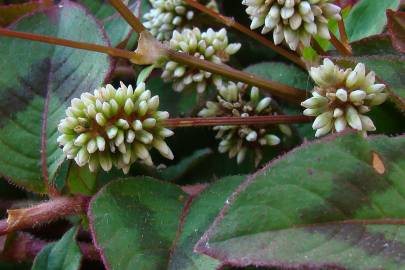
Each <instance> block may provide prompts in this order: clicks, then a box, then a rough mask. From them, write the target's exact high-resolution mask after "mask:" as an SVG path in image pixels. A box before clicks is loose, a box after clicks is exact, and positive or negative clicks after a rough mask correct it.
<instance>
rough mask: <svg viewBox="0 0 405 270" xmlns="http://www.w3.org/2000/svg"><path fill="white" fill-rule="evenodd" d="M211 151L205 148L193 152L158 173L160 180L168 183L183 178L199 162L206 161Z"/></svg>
mask: <svg viewBox="0 0 405 270" xmlns="http://www.w3.org/2000/svg"><path fill="white" fill-rule="evenodd" d="M210 154H212V150H211V149H209V148H205V149H202V150H197V151H195V152H194V153H193V154H192V155H191V156H189V157H186V158H183V159H182V160H181V161H180V162H179V163H178V164H176V165H172V166H170V167H168V168H166V169H164V170H162V171H160V172H159V175H160V177H161V178H162V179H164V180H168V181H176V180H177V179H179V178H181V177H182V176H184V175H185V174H186V173H187V172H189V171H191V170H192V169H194V168H195V167H196V166H197V165H198V164H199V163H200V162H201V161H203V160H204V159H206V158H207V157H208V156H209V155H210Z"/></svg>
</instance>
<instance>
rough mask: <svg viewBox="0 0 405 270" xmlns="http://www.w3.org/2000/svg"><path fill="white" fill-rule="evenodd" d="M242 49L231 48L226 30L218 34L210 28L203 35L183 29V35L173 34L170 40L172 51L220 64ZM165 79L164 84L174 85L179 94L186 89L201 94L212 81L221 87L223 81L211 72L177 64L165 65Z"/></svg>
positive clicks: (195, 30)
mask: <svg viewBox="0 0 405 270" xmlns="http://www.w3.org/2000/svg"><path fill="white" fill-rule="evenodd" d="M240 47H241V44H239V43H231V44H229V42H228V36H227V32H226V30H225V28H222V29H221V30H220V31H218V32H215V31H214V30H212V29H211V28H210V29H208V30H207V31H206V32H203V33H202V32H201V31H200V30H199V29H198V28H193V29H192V30H191V29H184V30H183V31H182V32H178V31H174V32H173V37H172V39H171V40H170V48H171V49H173V50H175V51H179V52H184V53H187V54H189V55H192V56H194V57H198V58H200V59H203V60H207V61H210V62H213V63H217V64H222V63H224V62H227V61H228V60H229V57H230V56H231V55H233V54H235V53H236V52H237V51H238V50H239V49H240ZM162 78H163V79H164V80H165V81H172V82H173V88H174V90H175V91H177V92H181V91H183V90H184V89H186V88H187V89H196V90H197V92H198V93H203V92H204V91H205V90H206V88H207V85H208V84H209V83H210V82H211V81H216V82H217V83H218V82H219V81H220V80H221V79H220V77H218V76H213V75H212V74H211V73H210V72H206V71H203V70H199V69H196V68H190V67H188V66H186V65H182V64H179V63H177V62H174V61H168V62H167V63H165V66H164V71H163V73H162Z"/></svg>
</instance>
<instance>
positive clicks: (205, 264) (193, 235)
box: [168, 176, 245, 270]
mask: <svg viewBox="0 0 405 270" xmlns="http://www.w3.org/2000/svg"><path fill="white" fill-rule="evenodd" d="M243 179H245V177H244V176H230V177H226V178H223V179H221V180H219V181H217V182H215V183H213V184H212V185H211V186H209V187H208V188H207V189H206V190H204V191H203V192H202V193H200V194H199V195H198V196H197V197H196V198H195V199H194V200H193V201H192V203H191V206H190V208H189V209H185V211H186V212H187V213H185V214H186V216H185V218H184V220H185V222H184V224H183V226H182V230H181V232H180V237H179V238H178V240H177V243H176V244H175V249H174V251H173V252H172V255H171V258H170V263H169V267H168V269H169V270H211V269H212V270H214V269H216V267H217V266H218V265H219V262H218V261H217V260H214V259H212V258H210V257H208V256H205V255H199V254H196V253H194V252H193V248H194V245H195V244H196V243H197V241H198V240H199V239H200V238H201V236H202V234H203V233H204V232H205V231H206V230H207V229H208V226H209V225H210V224H211V223H212V222H213V221H214V218H215V217H216V216H217V214H218V212H219V211H220V210H221V208H222V207H223V205H224V204H225V202H226V199H227V198H228V196H230V195H231V194H232V192H233V190H235V188H236V187H237V186H238V185H239V184H240V183H241V182H242V181H243Z"/></svg>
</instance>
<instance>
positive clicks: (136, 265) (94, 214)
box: [89, 177, 186, 270]
mask: <svg viewBox="0 0 405 270" xmlns="http://www.w3.org/2000/svg"><path fill="white" fill-rule="evenodd" d="M185 199H186V195H185V193H184V192H182V191H181V189H180V188H179V187H177V186H175V185H173V184H169V183H164V182H159V181H156V180H154V179H152V178H148V177H134V178H127V179H121V180H117V181H114V182H111V183H110V184H108V185H107V186H105V187H104V188H103V189H102V190H100V191H99V193H98V194H97V195H96V196H95V197H94V198H93V199H92V201H91V203H90V209H89V219H90V228H91V231H92V233H93V236H94V238H93V240H94V241H95V243H96V245H97V247H98V249H99V250H100V251H101V253H102V256H103V262H104V265H105V267H106V268H107V269H116V270H126V269H128V270H133V269H156V270H160V269H165V267H167V264H168V259H169V253H170V247H171V245H172V243H173V241H174V239H175V238H176V231H177V229H178V226H179V218H180V214H181V211H182V208H183V203H184V201H185Z"/></svg>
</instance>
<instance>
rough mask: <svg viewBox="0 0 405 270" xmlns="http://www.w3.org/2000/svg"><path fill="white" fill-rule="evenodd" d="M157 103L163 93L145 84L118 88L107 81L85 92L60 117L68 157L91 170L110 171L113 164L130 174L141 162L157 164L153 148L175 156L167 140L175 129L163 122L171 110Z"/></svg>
mask: <svg viewBox="0 0 405 270" xmlns="http://www.w3.org/2000/svg"><path fill="white" fill-rule="evenodd" d="M158 107H159V97H158V96H152V95H151V91H150V90H146V89H145V84H144V83H140V84H139V85H138V86H137V87H136V88H135V89H133V88H132V86H131V85H129V86H128V87H127V86H125V85H124V84H123V83H121V86H120V87H119V88H118V89H115V88H114V87H113V86H111V85H107V86H106V87H102V88H99V89H96V90H95V91H94V94H91V93H83V94H82V95H81V96H80V99H78V98H75V99H73V100H72V101H71V107H69V108H68V109H67V110H66V118H64V119H62V120H61V121H60V123H59V126H58V130H59V132H60V133H61V135H60V136H59V137H58V143H59V144H60V146H61V147H63V152H64V153H65V155H66V157H67V158H68V159H74V160H75V161H76V163H77V164H78V165H79V166H84V165H86V164H88V166H89V168H90V170H91V171H96V170H97V169H98V167H101V168H102V169H103V170H104V171H110V170H111V168H112V166H113V165H114V166H115V167H117V168H119V169H122V170H123V171H124V173H128V171H129V169H130V166H131V165H132V164H133V163H134V162H136V161H139V162H142V163H144V164H147V165H153V162H152V159H151V156H150V154H149V150H150V149H151V148H156V149H157V150H158V151H159V152H160V153H161V154H162V155H163V156H164V157H166V158H168V159H173V154H172V151H171V150H170V148H169V147H168V146H167V144H166V143H165V141H164V139H165V138H166V137H169V136H171V135H173V132H172V131H171V130H169V129H167V128H165V127H163V125H162V122H163V121H164V120H165V119H167V118H168V117H169V114H168V113H167V112H163V111H158V110H157V109H158Z"/></svg>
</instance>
